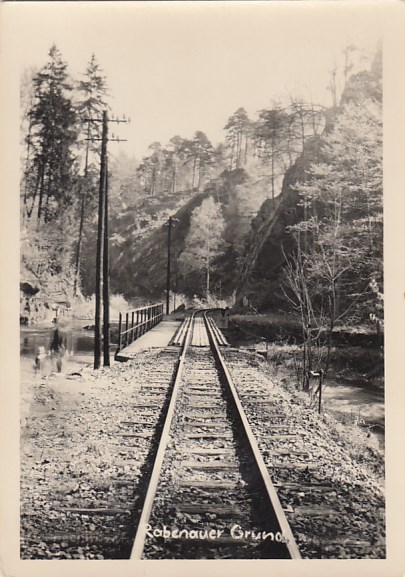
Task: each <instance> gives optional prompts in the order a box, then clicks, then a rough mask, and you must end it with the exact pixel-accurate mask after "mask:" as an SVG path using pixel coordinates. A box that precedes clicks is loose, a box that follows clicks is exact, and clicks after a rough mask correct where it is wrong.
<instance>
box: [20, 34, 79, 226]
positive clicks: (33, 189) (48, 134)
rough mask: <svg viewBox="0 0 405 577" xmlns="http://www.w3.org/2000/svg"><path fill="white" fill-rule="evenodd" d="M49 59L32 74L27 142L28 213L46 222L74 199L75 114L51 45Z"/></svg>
mask: <svg viewBox="0 0 405 577" xmlns="http://www.w3.org/2000/svg"><path fill="white" fill-rule="evenodd" d="M49 57H50V60H49V62H48V63H47V64H46V65H45V66H44V67H43V68H42V69H41V70H40V71H39V72H38V73H37V74H36V75H35V77H34V79H33V84H34V103H33V105H32V107H31V109H30V112H29V117H30V126H31V131H30V133H29V135H28V136H27V141H28V142H29V145H30V147H31V148H32V151H33V152H32V157H31V163H30V166H29V167H27V176H28V192H27V196H29V197H30V199H31V206H30V207H29V208H27V212H28V216H31V215H32V213H33V211H34V208H36V215H37V219H38V221H41V219H42V220H45V221H49V220H52V218H55V216H57V214H58V211H60V210H63V209H64V208H65V207H66V206H68V205H70V204H72V202H73V198H74V180H75V170H74V162H75V156H74V146H75V144H76V141H77V125H76V113H75V109H74V106H73V104H72V100H71V91H72V84H71V82H70V80H69V77H68V73H67V64H66V63H65V62H64V61H63V60H62V56H61V53H60V52H59V50H58V49H57V48H56V46H55V45H54V46H52V48H51V50H50V51H49Z"/></svg>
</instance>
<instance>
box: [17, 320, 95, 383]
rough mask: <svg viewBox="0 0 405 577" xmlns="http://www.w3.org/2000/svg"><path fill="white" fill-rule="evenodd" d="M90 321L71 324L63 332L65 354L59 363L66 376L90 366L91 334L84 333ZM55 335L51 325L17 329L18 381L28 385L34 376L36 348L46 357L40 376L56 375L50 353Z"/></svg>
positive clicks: (92, 341)
mask: <svg viewBox="0 0 405 577" xmlns="http://www.w3.org/2000/svg"><path fill="white" fill-rule="evenodd" d="M89 322H91V321H88V320H87V321H76V320H73V321H70V322H69V326H68V327H66V329H64V330H63V332H64V333H65V335H66V341H67V349H68V352H67V354H66V355H65V356H64V358H63V361H62V372H63V373H66V374H69V373H72V372H75V371H78V370H80V369H81V368H83V367H84V366H87V365H91V364H92V362H93V346H94V332H93V331H92V330H88V329H85V328H84V327H85V326H86V325H89ZM54 332H55V326H54V325H49V324H48V325H34V326H28V327H27V326H21V327H20V368H21V381H22V382H30V381H32V380H33V379H34V378H36V376H37V375H35V370H34V361H35V357H36V355H37V353H38V349H39V347H41V346H42V347H44V348H45V352H46V353H48V354H47V356H46V358H45V360H44V362H43V365H42V367H41V376H49V375H50V374H51V373H52V372H53V371H56V366H55V362H54V360H53V359H52V357H51V355H50V354H49V353H50V348H51V342H52V339H53V335H54Z"/></svg>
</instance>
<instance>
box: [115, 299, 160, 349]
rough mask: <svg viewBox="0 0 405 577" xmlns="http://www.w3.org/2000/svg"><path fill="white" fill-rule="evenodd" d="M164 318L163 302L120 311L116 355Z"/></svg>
mask: <svg viewBox="0 0 405 577" xmlns="http://www.w3.org/2000/svg"><path fill="white" fill-rule="evenodd" d="M162 318H163V303H158V304H154V305H149V306H146V307H140V308H137V309H132V310H130V311H126V312H123V313H119V321H118V348H117V351H116V353H115V355H117V354H118V353H119V351H121V350H122V349H123V348H125V347H127V346H128V345H130V344H131V343H132V342H134V341H135V340H136V339H137V338H139V337H140V336H142V335H144V334H145V333H146V332H148V331H149V330H150V329H151V328H152V327H154V326H156V325H157V324H158V323H160V321H161V320H162Z"/></svg>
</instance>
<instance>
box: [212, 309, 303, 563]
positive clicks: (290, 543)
mask: <svg viewBox="0 0 405 577" xmlns="http://www.w3.org/2000/svg"><path fill="white" fill-rule="evenodd" d="M204 321H205V326H206V328H207V333H208V338H209V340H210V343H211V348H212V350H213V352H214V356H215V357H216V359H217V362H218V363H219V365H220V367H221V370H222V372H223V374H224V377H225V379H226V381H227V385H228V386H229V389H230V391H231V393H232V398H233V401H234V403H235V406H236V409H237V412H238V414H239V416H240V419H241V421H242V425H243V429H244V432H245V435H246V437H247V439H248V441H249V445H250V449H251V451H252V453H253V457H254V459H255V462H256V464H257V466H258V468H259V471H260V474H261V477H262V480H263V483H264V486H265V488H266V491H267V495H268V498H269V500H270V503H271V505H272V508H273V510H274V513H275V515H276V518H277V521H278V523H279V525H280V529H281V532H282V534H283V536H284V537H285V538H286V541H287V542H286V546H287V549H288V552H289V554H290V556H291V559H301V554H300V551H299V549H298V545H297V542H296V541H295V538H294V535H293V534H292V531H291V528H290V525H289V523H288V521H287V518H286V516H285V513H284V511H283V508H282V505H281V503H280V499H279V498H278V495H277V492H276V489H275V488H274V485H273V482H272V480H271V478H270V475H269V472H268V470H267V467H266V465H265V463H264V460H263V457H262V455H261V453H260V450H259V447H258V445H257V441H256V438H255V436H254V434H253V431H252V429H251V427H250V425H249V421H248V419H247V416H246V413H245V411H244V409H243V406H242V403H241V402H240V399H239V396H238V393H237V391H236V387H235V385H234V383H233V380H232V377H231V374H230V372H229V370H228V367H227V366H226V363H225V360H224V358H223V356H222V354H221V352H220V350H219V346H218V344H217V339H216V337H215V334H214V331H213V329H212V326H211V324H210V323H209V322H208V317H207V313H204Z"/></svg>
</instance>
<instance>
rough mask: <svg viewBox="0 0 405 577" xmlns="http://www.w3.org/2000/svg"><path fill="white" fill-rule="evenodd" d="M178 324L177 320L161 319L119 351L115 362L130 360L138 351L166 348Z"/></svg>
mask: <svg viewBox="0 0 405 577" xmlns="http://www.w3.org/2000/svg"><path fill="white" fill-rule="evenodd" d="M180 324H181V321H179V320H174V319H163V320H162V321H161V322H160V323H159V324H157V325H156V326H155V327H153V328H152V329H151V330H150V331H148V332H147V333H145V334H144V335H142V336H141V337H139V338H138V339H136V340H135V341H134V342H133V343H131V344H129V345H128V346H127V347H124V348H123V349H121V350H120V352H119V353H118V355H117V360H120V361H121V360H127V359H130V358H132V357H133V356H134V355H136V354H137V353H139V352H140V351H144V350H146V349H150V348H162V347H167V345H168V344H169V342H170V340H171V339H172V337H173V336H174V334H175V332H176V331H177V329H178V327H179V326H180Z"/></svg>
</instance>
